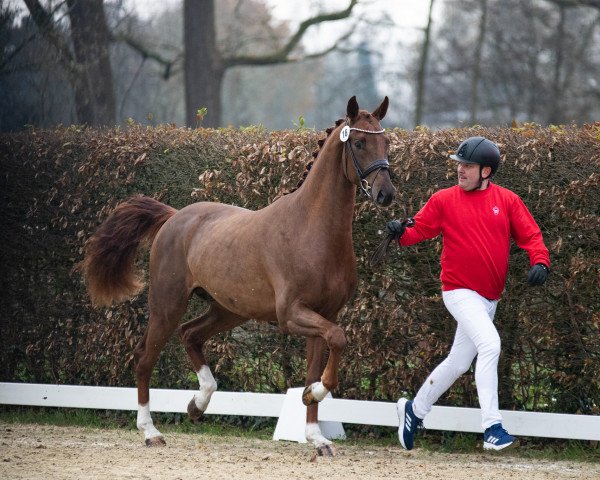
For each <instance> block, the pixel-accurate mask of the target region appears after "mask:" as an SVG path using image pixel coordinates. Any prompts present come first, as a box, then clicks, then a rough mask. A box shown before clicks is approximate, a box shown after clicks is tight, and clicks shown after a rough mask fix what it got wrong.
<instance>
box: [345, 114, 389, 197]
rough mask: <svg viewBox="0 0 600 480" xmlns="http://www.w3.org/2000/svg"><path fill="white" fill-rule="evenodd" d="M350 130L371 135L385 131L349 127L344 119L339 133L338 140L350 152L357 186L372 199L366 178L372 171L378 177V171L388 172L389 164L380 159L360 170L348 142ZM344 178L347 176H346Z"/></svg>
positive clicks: (386, 160)
mask: <svg viewBox="0 0 600 480" xmlns="http://www.w3.org/2000/svg"><path fill="white" fill-rule="evenodd" d="M352 130H356V131H358V132H363V133H372V134H378V133H383V132H385V130H384V129H383V128H382V129H381V130H364V129H362V128H356V127H351V126H350V124H349V122H348V119H347V118H346V124H345V125H344V127H343V128H342V130H341V131H340V140H341V141H342V143H345V144H346V148H347V149H348V150H349V151H350V156H351V158H352V163H353V164H354V170H355V171H356V175H357V176H358V178H359V185H358V186H359V187H360V189H361V191H362V192H363V193H364V194H365V196H366V197H367V198H370V199H372V198H373V197H372V196H371V186H370V185H369V182H368V181H367V178H366V177H367V176H368V175H369V174H370V173H373V172H374V171H377V175H379V171H380V170H381V169H386V170H389V169H390V163H389V162H388V159H387V158H381V159H378V160H375V161H374V162H373V163H371V164H370V165H369V166H368V167H367V168H365V169H364V170H363V169H362V168H361V166H360V164H359V163H358V160H357V159H356V154H355V153H354V149H353V148H352V142H349V141H348V140H349V139H350V132H351V131H352ZM377 175H375V178H377ZM346 176H348V175H347V174H346Z"/></svg>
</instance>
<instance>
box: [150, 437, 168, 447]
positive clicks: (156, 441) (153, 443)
mask: <svg viewBox="0 0 600 480" xmlns="http://www.w3.org/2000/svg"><path fill="white" fill-rule="evenodd" d="M166 444H167V442H165V439H164V438H163V437H162V436H161V437H152V438H147V439H146V446H147V447H164V446H165V445H166Z"/></svg>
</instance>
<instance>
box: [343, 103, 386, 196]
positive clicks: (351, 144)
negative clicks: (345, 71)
mask: <svg viewBox="0 0 600 480" xmlns="http://www.w3.org/2000/svg"><path fill="white" fill-rule="evenodd" d="M388 105H389V100H388V97H385V98H384V100H383V102H381V105H379V107H377V108H376V109H375V110H374V111H373V112H371V113H369V112H367V111H366V110H360V109H359V107H358V102H357V101H356V97H352V98H351V99H350V100H349V101H348V107H347V110H346V121H345V123H343V126H342V129H341V130H340V140H341V141H342V142H344V144H345V147H344V149H345V153H344V156H345V172H346V177H347V178H348V180H349V181H350V182H352V183H354V184H356V185H358V186H359V187H360V188H361V190H362V191H363V193H365V194H366V195H367V196H368V197H369V198H371V200H373V202H374V203H375V205H377V206H378V207H387V206H389V205H390V204H391V203H392V201H393V200H394V195H395V192H396V189H395V188H394V186H393V185H392V182H391V180H390V172H389V163H388V151H389V147H390V140H389V138H388V136H387V135H386V134H385V132H384V130H383V128H381V124H380V123H379V122H380V121H381V120H382V119H383V117H385V114H386V112H387V109H388Z"/></svg>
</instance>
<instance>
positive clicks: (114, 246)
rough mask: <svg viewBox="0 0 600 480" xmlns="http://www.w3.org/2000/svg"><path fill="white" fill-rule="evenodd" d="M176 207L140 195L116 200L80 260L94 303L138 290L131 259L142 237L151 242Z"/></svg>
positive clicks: (105, 302)
mask: <svg viewBox="0 0 600 480" xmlns="http://www.w3.org/2000/svg"><path fill="white" fill-rule="evenodd" d="M176 212H177V210H176V209H174V208H172V207H170V206H168V205H165V204H164V203H161V202H159V201H158V200H154V199H153V198H150V197H145V196H143V195H136V196H134V197H131V198H130V199H129V200H127V201H125V202H123V203H121V204H119V205H118V206H117V208H116V209H115V210H114V211H113V212H112V214H111V215H110V216H109V217H108V218H107V219H106V220H105V221H104V223H102V225H100V227H99V228H98V230H97V231H96V233H94V235H92V236H91V237H90V239H89V240H88V241H87V243H86V246H85V256H84V259H83V262H82V270H83V275H84V277H85V280H86V283H87V288H88V293H89V295H90V297H91V299H92V302H93V303H94V304H95V305H111V304H112V303H119V302H122V301H123V300H125V299H127V298H129V297H131V296H133V295H135V294H137V293H139V291H140V290H141V289H142V288H143V286H144V283H143V282H142V281H141V280H140V279H138V278H137V276H136V274H135V271H134V261H135V254H136V251H137V248H138V246H139V244H140V242H142V241H143V240H146V241H148V242H149V243H152V241H153V240H154V237H155V236H156V234H157V233H158V231H159V230H160V228H161V227H162V226H163V225H164V223H165V222H166V221H167V220H168V219H169V218H171V217H172V216H173V215H175V213H176Z"/></svg>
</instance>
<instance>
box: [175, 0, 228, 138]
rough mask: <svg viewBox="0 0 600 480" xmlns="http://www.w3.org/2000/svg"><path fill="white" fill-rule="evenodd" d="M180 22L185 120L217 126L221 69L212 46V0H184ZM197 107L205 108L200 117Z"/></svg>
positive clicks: (213, 15) (213, 24)
mask: <svg viewBox="0 0 600 480" xmlns="http://www.w3.org/2000/svg"><path fill="white" fill-rule="evenodd" d="M183 23H184V27H183V37H184V38H183V43H184V50H185V53H184V55H185V61H184V72H185V73H184V75H185V111H186V123H187V125H188V126H189V127H196V126H198V125H199V123H200V121H202V126H205V127H219V126H221V94H220V93H221V84H222V82H223V74H224V69H223V62H222V59H221V56H220V54H219V52H218V50H217V46H216V35H217V33H216V30H215V2H214V0H184V5H183ZM201 108H206V109H207V112H206V116H205V117H204V119H203V120H200V119H198V118H196V115H197V112H198V110H199V109H201Z"/></svg>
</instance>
